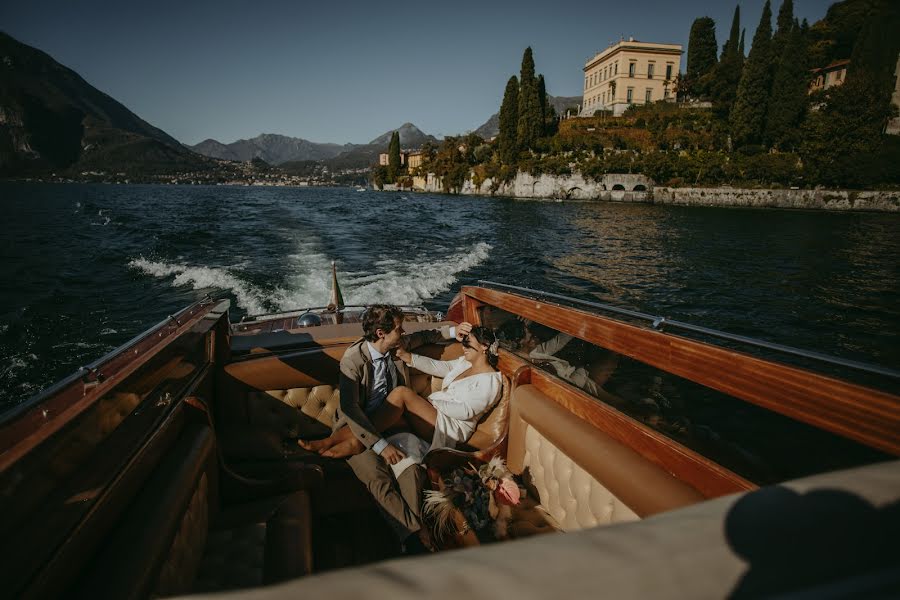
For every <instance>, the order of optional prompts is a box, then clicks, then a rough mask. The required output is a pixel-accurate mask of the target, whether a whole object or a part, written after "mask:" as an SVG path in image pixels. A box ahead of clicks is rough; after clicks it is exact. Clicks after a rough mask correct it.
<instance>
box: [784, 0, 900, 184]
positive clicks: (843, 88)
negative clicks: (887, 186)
mask: <svg viewBox="0 0 900 600" xmlns="http://www.w3.org/2000/svg"><path fill="white" fill-rule="evenodd" d="M873 4H874V10H873V11H872V12H871V13H870V15H869V17H868V19H867V20H866V21H865V23H864V24H863V26H862V30H861V31H860V33H859V36H858V37H857V40H856V43H855V44H854V45H853V51H852V53H851V63H850V68H849V69H848V73H847V81H846V82H845V83H844V84H843V85H840V86H835V87H832V88H830V89H828V90H826V92H825V93H824V94H823V95H822V97H821V98H820V104H819V106H818V107H817V108H818V110H815V111H810V114H809V116H808V118H807V119H806V122H805V123H804V127H803V144H802V145H801V149H800V151H801V156H802V157H803V161H804V164H805V165H806V169H807V172H808V174H809V177H810V178H811V179H812V180H813V181H815V182H816V183H825V184H829V185H846V186H851V187H867V186H871V185H872V184H877V183H896V182H897V180H898V178H900V173H898V170H900V168H898V166H897V165H896V164H894V162H896V161H893V162H891V161H890V160H887V161H886V160H884V159H885V157H886V156H893V155H894V154H896V152H893V151H891V148H895V147H896V146H895V145H894V143H895V141H896V140H894V139H891V140H888V139H887V138H893V136H886V135H884V127H885V125H886V123H887V121H888V119H890V118H891V117H892V116H895V115H896V114H897V109H896V107H894V106H893V105H892V104H891V93H892V91H893V87H894V75H893V70H894V68H895V66H896V61H897V54H898V52H900V37H898V36H897V35H896V32H897V31H898V30H900V5H898V4H897V3H896V2H891V1H890V0H881V1H879V2H875V3H873ZM829 12H830V11H829Z"/></svg>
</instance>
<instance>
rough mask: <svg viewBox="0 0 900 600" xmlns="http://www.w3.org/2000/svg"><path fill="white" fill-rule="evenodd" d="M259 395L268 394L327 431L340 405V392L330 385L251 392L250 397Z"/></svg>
mask: <svg viewBox="0 0 900 600" xmlns="http://www.w3.org/2000/svg"><path fill="white" fill-rule="evenodd" d="M260 393H265V394H268V395H269V396H271V397H272V398H275V399H276V400H279V401H280V402H283V403H285V404H286V405H288V406H290V407H291V408H295V409H297V410H298V411H300V412H301V413H302V414H304V415H306V416H308V417H310V418H312V419H315V420H316V421H318V422H319V423H321V424H322V425H325V426H326V427H328V428H329V429H330V428H331V426H332V424H333V423H334V419H335V415H336V414H337V410H338V408H339V407H340V404H341V395H340V391H339V390H338V389H337V388H336V387H334V386H331V385H317V386H315V387H306V388H302V387H301V388H289V389H286V390H269V391H266V392H251V396H252V395H254V394H257V395H258V394H260Z"/></svg>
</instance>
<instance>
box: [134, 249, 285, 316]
mask: <svg viewBox="0 0 900 600" xmlns="http://www.w3.org/2000/svg"><path fill="white" fill-rule="evenodd" d="M128 266H129V267H131V268H133V269H137V270H139V271H142V272H143V273H145V274H147V275H152V276H154V277H159V278H164V277H171V276H172V275H174V276H175V279H174V280H173V281H172V285H176V286H181V285H189V286H191V287H193V289H195V290H203V289H209V288H216V289H228V290H231V292H232V293H233V294H234V296H235V298H236V299H237V303H238V305H239V306H240V307H242V308H244V309H246V310H247V311H248V312H249V313H250V314H260V313H265V312H268V308H267V306H266V302H265V299H264V297H263V293H262V292H261V291H260V290H258V289H257V288H255V287H254V286H253V285H251V284H249V283H247V282H245V281H243V280H241V279H240V278H238V277H236V276H234V275H232V274H231V273H229V272H228V270H227V269H223V268H216V267H191V266H188V265H181V264H173V263H167V262H163V261H152V260H147V259H145V258H144V257H140V258H136V259H133V260H131V261H130V262H129V263H128Z"/></svg>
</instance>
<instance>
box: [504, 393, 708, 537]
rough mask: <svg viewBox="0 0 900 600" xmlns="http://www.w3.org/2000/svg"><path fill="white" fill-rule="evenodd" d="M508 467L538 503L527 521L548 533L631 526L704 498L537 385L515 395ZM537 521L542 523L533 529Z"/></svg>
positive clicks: (529, 509)
mask: <svg viewBox="0 0 900 600" xmlns="http://www.w3.org/2000/svg"><path fill="white" fill-rule="evenodd" d="M507 461H508V464H509V468H510V470H512V471H513V472H514V473H516V474H519V475H522V476H523V477H524V479H525V480H526V483H527V485H528V487H529V491H530V492H531V495H532V497H533V498H534V500H536V501H538V502H539V504H537V505H535V506H531V507H525V509H526V513H527V520H528V521H529V523H530V525H531V526H538V528H539V529H543V530H546V529H560V530H563V531H575V530H579V529H585V528H589V527H594V526H597V525H606V524H611V523H620V522H627V521H634V520H638V519H640V518H643V517H645V516H649V515H652V514H656V513H659V512H663V511H667V510H671V509H674V508H679V507H682V506H687V505H690V504H693V503H695V502H700V501H702V500H704V498H703V496H702V495H701V494H700V493H699V492H698V491H697V490H695V489H694V488H692V487H691V486H689V485H688V484H686V483H684V482H682V481H680V480H678V479H676V478H675V477H673V476H672V475H670V474H669V473H667V472H666V471H664V470H663V469H662V468H660V467H658V466H657V465H655V464H653V463H651V462H650V461H648V460H647V459H646V458H644V457H643V456H641V455H640V454H638V453H637V452H635V451H634V450H632V449H631V448H628V447H626V446H624V445H622V444H620V443H618V442H616V441H615V440H613V439H612V438H610V437H609V436H607V435H606V434H604V433H602V432H601V431H599V430H597V429H596V428H594V427H593V426H591V425H590V424H589V423H587V422H585V421H583V420H581V419H580V418H578V417H577V416H576V415H574V414H572V413H571V412H569V411H568V410H566V409H565V408H564V407H562V406H561V405H560V404H558V403H556V402H554V401H553V400H551V399H550V398H548V397H546V396H544V395H543V394H542V393H540V392H539V391H538V390H537V389H536V388H535V387H534V386H532V385H524V386H520V387H518V388H516V390H515V392H514V394H513V398H512V402H511V413H510V430H509V446H508V451H507ZM514 516H515V515H514ZM520 516H522V517H524V516H526V515H520ZM536 516H542V517H543V522H537V523H536V522H535V517H536ZM512 527H513V529H515V528H516V527H517V524H516V523H514V524H513V525H512ZM523 527H524V525H523ZM525 529H528V527H525Z"/></svg>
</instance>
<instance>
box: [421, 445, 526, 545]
mask: <svg viewBox="0 0 900 600" xmlns="http://www.w3.org/2000/svg"><path fill="white" fill-rule="evenodd" d="M443 487H444V489H443V490H440V491H435V490H429V491H426V492H425V514H426V515H427V516H429V517H431V518H432V519H433V520H434V523H435V533H436V534H437V536H438V537H439V538H442V537H443V536H444V535H446V534H447V533H459V534H462V533H465V532H466V530H468V529H471V530H473V531H474V532H475V534H476V535H477V536H478V538H479V539H482V540H487V539H491V538H492V539H495V540H502V539H506V538H507V537H508V535H509V534H508V531H507V530H508V526H509V521H510V519H511V518H512V507H513V506H516V505H517V504H519V502H520V500H521V498H522V497H523V496H524V493H525V492H524V490H522V489H521V488H519V484H518V483H516V481H515V479H514V478H513V474H512V472H511V471H510V470H509V469H508V468H507V467H506V463H505V462H504V460H503V459H502V458H500V457H499V456H495V457H494V458H492V459H491V460H490V462H488V463H485V464H483V465H481V466H480V467H476V466H475V465H473V464H471V463H469V466H468V467H461V468H456V469H453V471H451V472H450V475H449V476H448V477H447V478H445V479H444V486H443ZM454 510H458V511H459V512H460V513H461V514H462V516H463V518H464V519H465V523H464V524H463V526H462V530H461V531H460V530H459V527H458V526H457V525H456V524H455V523H454V521H453V514H454ZM454 530H456V531H454Z"/></svg>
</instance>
